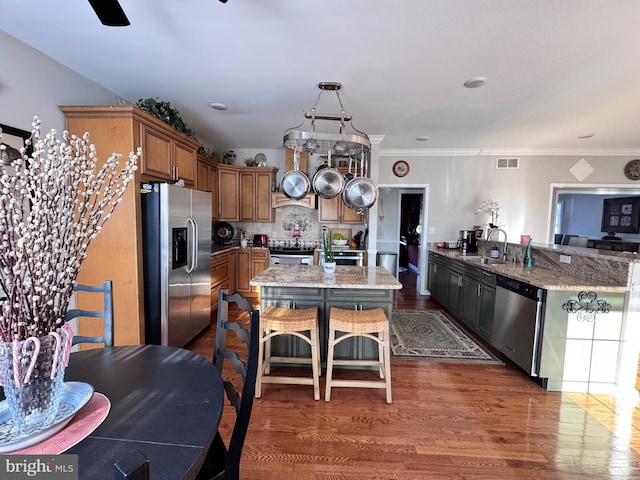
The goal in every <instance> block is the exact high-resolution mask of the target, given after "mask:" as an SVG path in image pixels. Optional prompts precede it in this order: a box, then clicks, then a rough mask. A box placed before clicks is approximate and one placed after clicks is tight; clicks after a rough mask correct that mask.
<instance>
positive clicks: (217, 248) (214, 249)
mask: <svg viewBox="0 0 640 480" xmlns="http://www.w3.org/2000/svg"><path fill="white" fill-rule="evenodd" d="M237 248H240V245H219V244H214V245H211V255H217V254H220V253H226V252H229V251H231V250H235V249H237Z"/></svg>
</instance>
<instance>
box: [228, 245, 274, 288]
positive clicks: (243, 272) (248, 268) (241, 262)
mask: <svg viewBox="0 0 640 480" xmlns="http://www.w3.org/2000/svg"><path fill="white" fill-rule="evenodd" d="M236 255H237V264H236V265H237V269H236V291H237V292H240V293H242V294H243V295H245V296H249V297H256V296H258V294H259V292H260V288H259V287H252V286H251V285H249V281H250V280H251V279H252V278H253V277H255V276H256V275H258V274H259V273H262V272H264V271H265V270H266V269H267V268H269V250H268V249H266V248H241V249H240V250H236Z"/></svg>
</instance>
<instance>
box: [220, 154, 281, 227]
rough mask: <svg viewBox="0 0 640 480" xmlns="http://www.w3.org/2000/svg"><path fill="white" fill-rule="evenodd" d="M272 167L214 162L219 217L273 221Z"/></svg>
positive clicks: (273, 179) (228, 219)
mask: <svg viewBox="0 0 640 480" xmlns="http://www.w3.org/2000/svg"><path fill="white" fill-rule="evenodd" d="M275 176H276V169H275V167H237V166H234V165H224V164H219V165H218V193H219V195H218V200H219V208H218V213H219V215H218V217H219V220H226V221H242V222H273V221H274V219H275V215H274V210H273V206H272V204H271V185H273V182H274V181H275Z"/></svg>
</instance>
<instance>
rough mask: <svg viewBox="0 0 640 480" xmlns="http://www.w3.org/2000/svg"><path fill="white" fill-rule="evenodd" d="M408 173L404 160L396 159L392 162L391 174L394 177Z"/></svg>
mask: <svg viewBox="0 0 640 480" xmlns="http://www.w3.org/2000/svg"><path fill="white" fill-rule="evenodd" d="M407 173H409V164H408V163H407V162H405V161H404V160H398V161H397V162H396V163H394V164H393V174H394V175H395V176H396V177H404V176H406V175H407Z"/></svg>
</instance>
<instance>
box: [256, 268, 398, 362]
mask: <svg viewBox="0 0 640 480" xmlns="http://www.w3.org/2000/svg"><path fill="white" fill-rule="evenodd" d="M249 283H250V284H251V285H253V286H258V287H260V310H261V311H264V310H265V309H266V308H267V307H268V306H270V305H276V306H279V307H285V308H317V309H318V323H319V329H320V358H321V360H322V361H323V362H324V361H325V359H326V357H327V342H328V334H329V332H328V330H329V328H328V325H329V315H330V312H331V308H332V307H336V308H343V309H350V310H368V309H371V308H382V309H383V310H384V312H385V314H386V315H387V318H388V319H389V322H393V319H392V305H393V290H399V289H401V288H402V284H401V283H400V282H399V281H398V280H397V279H396V278H395V277H394V276H393V275H391V274H390V273H389V271H388V270H387V269H386V268H384V267H357V266H351V265H338V266H336V271H335V273H333V274H330V275H325V273H324V270H323V269H322V267H320V266H318V265H272V266H271V267H269V268H268V269H266V270H265V271H264V272H262V273H260V274H259V275H257V276H255V277H253V278H252V279H251V281H250V282H249ZM284 337H287V336H284ZM284 337H283V336H280V337H275V338H274V339H273V342H272V346H271V349H272V355H274V356H284V357H288V356H295V357H310V354H311V352H310V349H309V346H308V344H306V343H305V342H304V341H302V340H300V339H299V338H296V337H293V336H291V337H292V338H289V339H285V338H284ZM335 358H338V359H339V358H343V359H364V360H376V359H377V358H378V344H377V343H375V342H373V341H372V340H371V339H369V338H364V337H352V338H349V339H346V340H345V341H343V342H341V343H340V344H339V345H338V346H337V347H336V351H335Z"/></svg>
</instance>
